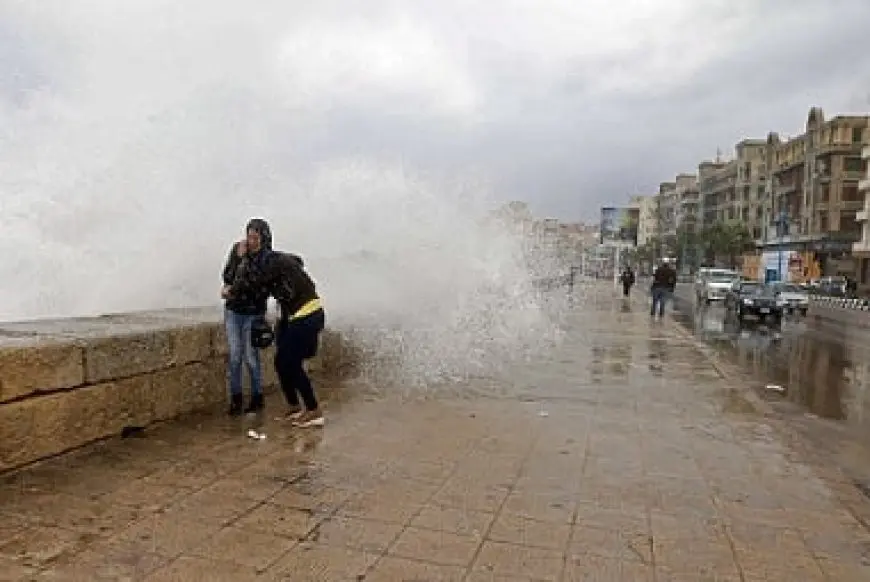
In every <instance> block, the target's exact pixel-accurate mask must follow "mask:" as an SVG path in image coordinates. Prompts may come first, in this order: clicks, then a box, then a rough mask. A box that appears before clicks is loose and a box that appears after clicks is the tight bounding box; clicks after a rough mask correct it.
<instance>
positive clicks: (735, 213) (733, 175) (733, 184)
mask: <svg viewBox="0 0 870 582" xmlns="http://www.w3.org/2000/svg"><path fill="white" fill-rule="evenodd" d="M710 193H711V194H712V200H713V205H714V207H715V208H716V212H715V218H714V222H731V221H735V220H738V219H739V218H740V206H739V204H738V201H737V162H736V161H735V160H731V161H730V162H726V163H724V164H722V167H721V168H720V169H719V170H717V171H716V172H714V173H713V174H712V175H711V176H710Z"/></svg>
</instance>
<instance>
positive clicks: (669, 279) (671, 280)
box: [649, 260, 677, 319]
mask: <svg viewBox="0 0 870 582" xmlns="http://www.w3.org/2000/svg"><path fill="white" fill-rule="evenodd" d="M676 286H677V272H676V270H674V268H673V267H671V265H670V264H669V263H668V262H667V261H666V260H663V261H662V262H661V264H660V265H659V266H658V268H657V269H656V270H655V273H653V280H652V287H651V289H650V292H651V295H652V302H651V305H650V310H649V314H650V317H655V315H656V311H658V316H659V319H661V318H663V317H664V316H665V303H666V302H667V300H668V299H669V298H670V296H671V294H673V292H674V289H675V288H676Z"/></svg>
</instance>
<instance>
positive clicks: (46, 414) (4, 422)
mask: <svg viewBox="0 0 870 582" xmlns="http://www.w3.org/2000/svg"><path fill="white" fill-rule="evenodd" d="M150 382H151V379H150V377H148V376H140V377H136V378H128V379H126V380H119V381H117V382H106V383H102V384H96V385H94V386H86V387H80V388H77V389H75V390H68V391H63V392H55V393H52V394H47V395H44V396H35V397H33V398H28V399H25V400H19V401H17V402H12V403H9V404H6V405H4V406H0V471H2V470H6V469H10V468H14V467H17V466H19V465H22V464H25V463H29V462H32V461H35V460H38V459H42V458H45V457H49V456H51V455H56V454H58V453H62V452H64V451H67V450H70V449H73V448H76V447H79V446H81V445H84V444H87V443H89V442H91V441H95V440H98V439H101V438H105V437H107V436H111V435H114V434H118V433H120V432H121V429H122V428H123V427H124V426H127V425H140V426H141V425H146V424H148V423H149V422H151V421H152V420H153V412H152V408H153V406H152V397H153V394H151V392H150V390H149V387H150Z"/></svg>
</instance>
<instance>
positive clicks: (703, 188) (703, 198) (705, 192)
mask: <svg viewBox="0 0 870 582" xmlns="http://www.w3.org/2000/svg"><path fill="white" fill-rule="evenodd" d="M724 167H725V163H724V162H720V161H715V162H712V161H709V160H705V161H703V162H701V163H700V164H698V199H699V204H700V215H701V228H702V229H703V228H707V227H709V226H711V225H712V224H713V223H714V222H716V220H717V219H718V214H717V213H718V205H719V203H718V201H717V199H716V192H715V191H714V189H713V185H714V183H715V180H714V178H715V176H716V174H717V172H719V171H720V170H721V169H722V168H724Z"/></svg>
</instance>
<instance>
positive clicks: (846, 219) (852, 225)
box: [840, 212, 861, 234]
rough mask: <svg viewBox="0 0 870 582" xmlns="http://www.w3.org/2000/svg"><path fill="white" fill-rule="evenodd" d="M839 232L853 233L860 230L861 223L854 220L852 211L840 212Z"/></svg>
mask: <svg viewBox="0 0 870 582" xmlns="http://www.w3.org/2000/svg"><path fill="white" fill-rule="evenodd" d="M840 232H847V233H849V234H855V233H858V232H861V223H860V222H857V221H856V220H855V213H854V212H843V213H842V214H840Z"/></svg>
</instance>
